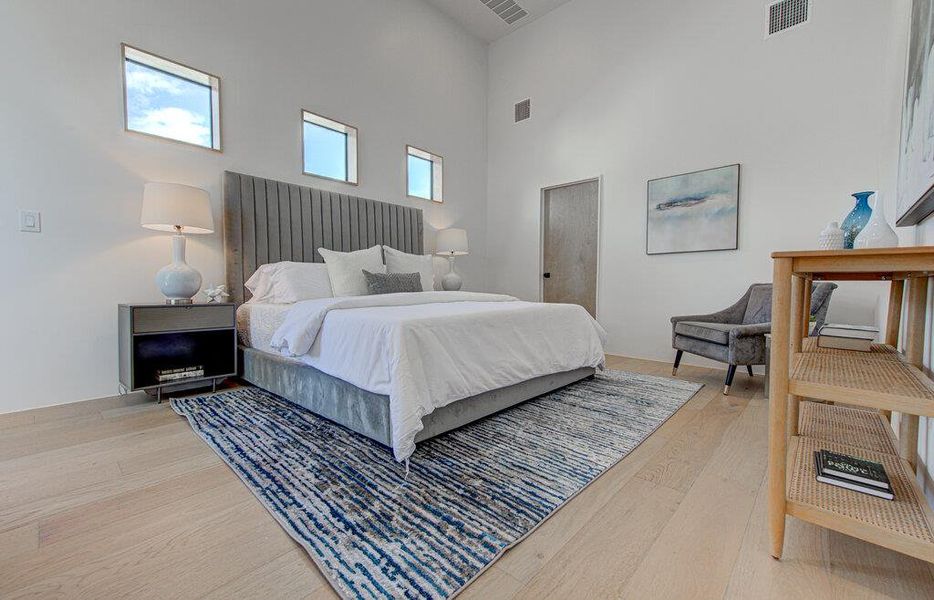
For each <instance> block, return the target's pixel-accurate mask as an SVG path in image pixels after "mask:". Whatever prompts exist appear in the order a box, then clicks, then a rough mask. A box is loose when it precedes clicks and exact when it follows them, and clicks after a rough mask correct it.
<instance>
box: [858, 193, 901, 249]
mask: <svg viewBox="0 0 934 600" xmlns="http://www.w3.org/2000/svg"><path fill="white" fill-rule="evenodd" d="M874 196H875V202H874V203H873V205H872V216H871V217H870V218H869V222H868V223H866V226H865V227H863V230H862V231H860V232H859V235H858V236H856V239H855V240H853V247H854V248H895V247H897V246H898V235H896V234H895V230H894V229H892V228H891V227H890V226H889V224H888V221H886V220H885V202H883V201H882V195H881V194H879V192H876V193H875V194H874Z"/></svg>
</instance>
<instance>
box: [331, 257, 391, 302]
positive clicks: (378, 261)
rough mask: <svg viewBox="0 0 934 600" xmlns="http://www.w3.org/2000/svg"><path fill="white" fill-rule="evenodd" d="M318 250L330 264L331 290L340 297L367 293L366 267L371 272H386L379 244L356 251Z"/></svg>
mask: <svg viewBox="0 0 934 600" xmlns="http://www.w3.org/2000/svg"><path fill="white" fill-rule="evenodd" d="M318 252H319V253H320V254H321V256H323V257H324V262H325V263H327V265H328V275H329V276H330V279H331V290H332V291H333V292H334V295H335V296H338V297H339V296H365V295H367V293H368V292H367V287H366V277H364V276H363V270H364V269H366V270H367V271H369V272H370V273H385V272H386V265H384V264H383V250H382V248H380V247H379V246H373V247H372V248H367V249H366V250H357V251H356V252H337V251H335V250H327V249H325V248H318Z"/></svg>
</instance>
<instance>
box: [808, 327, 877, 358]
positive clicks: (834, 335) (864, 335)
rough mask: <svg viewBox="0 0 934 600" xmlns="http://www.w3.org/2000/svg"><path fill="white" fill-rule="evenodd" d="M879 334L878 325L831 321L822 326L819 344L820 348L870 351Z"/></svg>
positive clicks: (818, 339) (819, 333)
mask: <svg viewBox="0 0 934 600" xmlns="http://www.w3.org/2000/svg"><path fill="white" fill-rule="evenodd" d="M877 335H879V329H878V328H877V327H870V326H866V325H841V324H839V323H830V324H827V325H824V326H823V327H821V328H820V331H819V332H818V336H817V346H818V347H819V348H836V349H839V350H857V351H860V352H869V351H870V350H871V349H872V342H873V341H874V340H875V339H876V336H877Z"/></svg>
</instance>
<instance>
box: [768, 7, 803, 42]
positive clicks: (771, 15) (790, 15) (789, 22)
mask: <svg viewBox="0 0 934 600" xmlns="http://www.w3.org/2000/svg"><path fill="white" fill-rule="evenodd" d="M810 17H811V0H778V1H777V2H770V3H769V5H768V9H767V13H766V19H765V37H770V36H773V35H775V34H776V33H779V32H782V31H786V30H788V29H791V28H792V27H797V26H798V25H804V24H805V23H807V22H808V19H810Z"/></svg>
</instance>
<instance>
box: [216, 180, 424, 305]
mask: <svg viewBox="0 0 934 600" xmlns="http://www.w3.org/2000/svg"><path fill="white" fill-rule="evenodd" d="M423 227H424V225H423V222H422V211H421V209H418V208H409V207H407V206H399V205H396V204H389V203H387V202H379V201H377V200H367V199H366V198H358V197H356V196H348V195H346V194H338V193H335V192H328V191H325V190H319V189H315V188H310V187H305V186H300V185H295V184H291V183H283V182H281V181H274V180H271V179H263V178H262V177H254V176H252V175H244V174H242V173H233V172H231V171H227V172H226V173H225V174H224V246H225V248H226V253H227V286H228V288H229V289H230V295H231V299H232V301H233V302H235V303H237V304H241V303H243V302H244V301H245V300H247V299H248V298H249V292H248V291H247V290H246V289H245V288H244V287H243V284H244V282H246V280H247V279H249V278H250V276H251V275H252V274H253V272H254V271H256V268H257V267H259V266H260V265H264V264H266V263H272V262H278V261H284V260H289V261H295V262H324V259H323V258H321V255H320V254H318V248H328V249H330V250H339V251H342V252H350V251H352V250H361V249H363V248H369V247H371V246H375V245H377V244H384V245H386V246H391V247H393V248H396V249H398V250H402V251H403V252H410V253H412V254H422V253H423V252H424V230H423Z"/></svg>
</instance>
